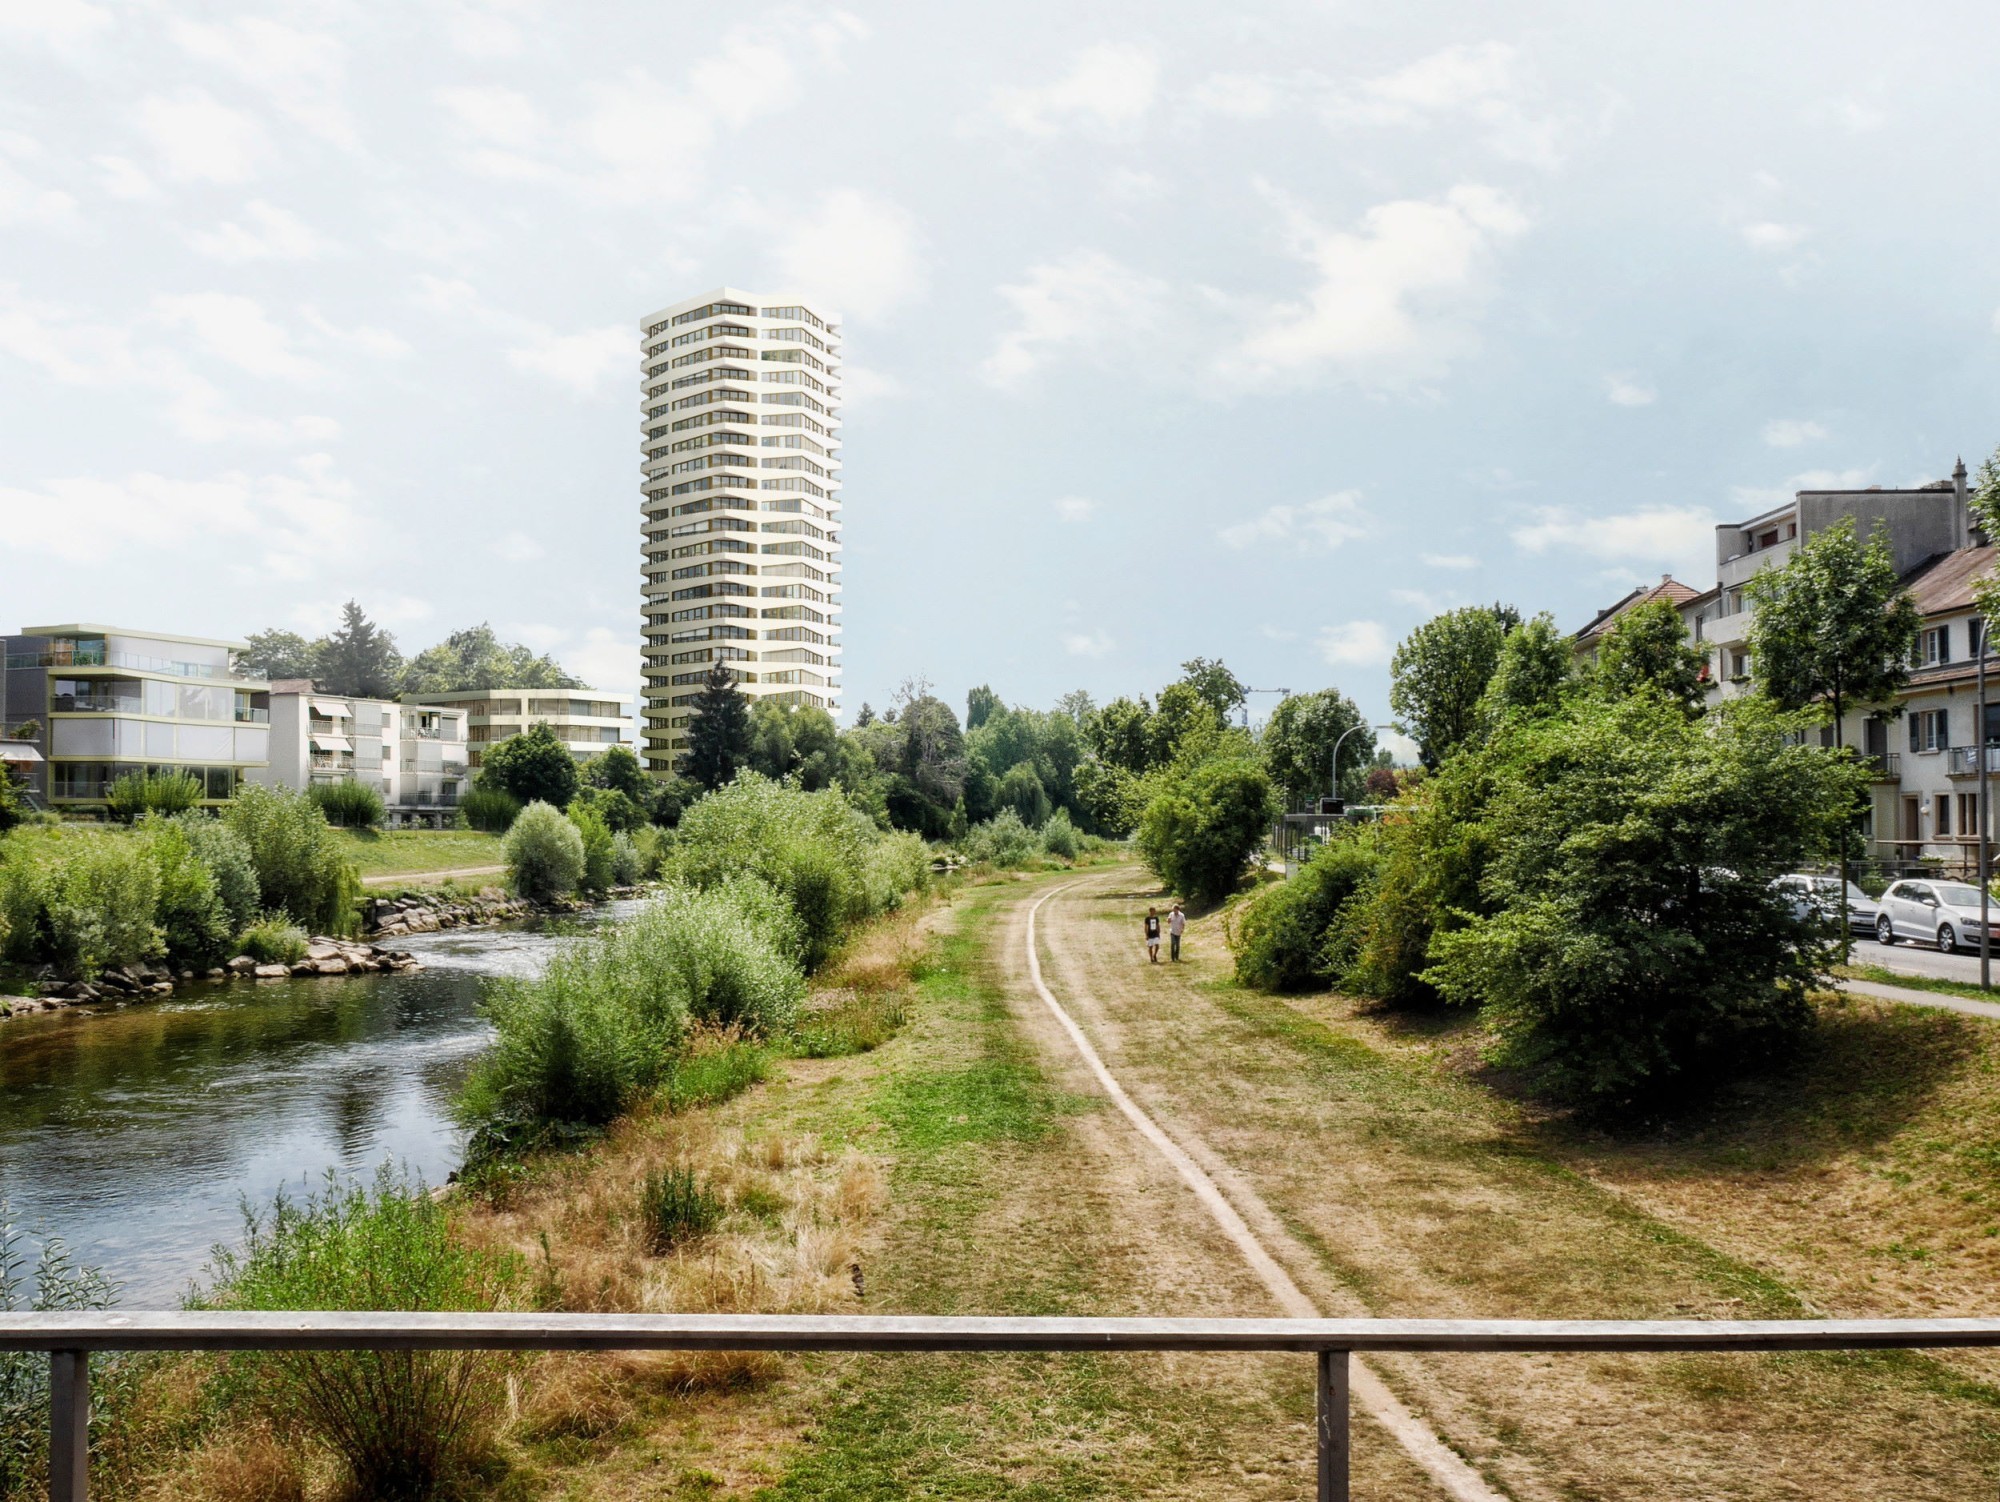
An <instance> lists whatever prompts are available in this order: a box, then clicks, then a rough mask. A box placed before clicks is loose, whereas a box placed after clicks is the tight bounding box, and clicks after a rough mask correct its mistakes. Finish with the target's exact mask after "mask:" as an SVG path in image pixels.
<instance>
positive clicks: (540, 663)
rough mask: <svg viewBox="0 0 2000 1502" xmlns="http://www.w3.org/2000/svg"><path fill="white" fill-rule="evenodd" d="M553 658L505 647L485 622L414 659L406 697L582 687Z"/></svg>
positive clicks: (406, 682)
mask: <svg viewBox="0 0 2000 1502" xmlns="http://www.w3.org/2000/svg"><path fill="white" fill-rule="evenodd" d="M583 686H584V683H583V680H582V679H580V678H572V677H571V676H570V675H569V674H568V673H565V672H564V671H563V668H562V664H561V663H559V662H557V661H556V660H555V659H554V658H553V657H549V656H546V655H537V654H536V653H535V652H532V651H530V650H529V649H528V648H527V647H524V646H522V645H520V644H519V643H518V642H503V641H501V640H500V638H499V637H497V636H495V635H494V634H493V628H492V627H491V626H490V625H488V624H486V623H485V622H484V621H482V622H480V623H479V624H478V625H477V626H471V627H468V628H467V629H465V630H463V631H454V632H452V633H451V635H449V636H447V637H446V638H445V639H444V640H443V641H441V642H439V643H438V644H437V645H436V646H433V647H426V648H424V650H423V651H421V652H419V653H418V654H417V655H416V656H415V657H413V658H411V659H410V665H409V668H408V669H407V671H406V672H405V674H404V679H403V692H404V693H408V694H451V693H462V692H464V691H466V690H468V689H489V688H582V687H583Z"/></svg>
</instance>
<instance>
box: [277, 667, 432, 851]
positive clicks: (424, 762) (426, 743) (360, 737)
mask: <svg viewBox="0 0 2000 1502" xmlns="http://www.w3.org/2000/svg"><path fill="white" fill-rule="evenodd" d="M466 721H467V714H466V711H465V710H464V709H462V708H455V707H454V708H444V707H435V706H430V705H411V704H397V703H393V702H390V701H388V700H383V699H358V698H354V697H352V696H349V695H344V694H328V693H322V692H319V691H318V690H316V689H314V688H313V686H312V684H311V682H309V681H307V680H305V679H279V680H278V681H276V682H275V683H273V684H272V685H271V760H270V765H269V766H268V767H267V768H265V769H263V770H262V771H260V772H256V773H252V774H251V776H250V777H249V779H248V780H250V781H252V782H259V783H263V784H264V785H265V786H268V787H288V788H293V789H296V790H298V791H304V790H305V789H307V788H309V787H312V786H313V785H315V784H318V783H329V782H365V783H367V784H369V785H370V786H372V787H373V788H375V790H376V791H377V792H379V793H381V795H382V801H383V803H384V804H385V805H386V806H387V815H388V822H389V824H390V825H391V826H392V827H421V826H434V827H439V828H442V827H443V826H445V825H447V824H449V823H450V822H451V820H452V818H453V817H454V814H455V810H456V809H457V807H458V802H459V799H460V797H461V796H462V795H463V794H464V791H465V788H466V785H467V777H468V776H469V772H468V770H467V761H468V758H467V743H466Z"/></svg>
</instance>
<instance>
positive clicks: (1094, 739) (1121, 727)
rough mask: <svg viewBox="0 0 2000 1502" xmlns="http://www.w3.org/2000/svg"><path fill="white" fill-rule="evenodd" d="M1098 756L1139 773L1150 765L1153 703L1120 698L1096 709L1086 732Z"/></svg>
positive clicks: (1091, 746)
mask: <svg viewBox="0 0 2000 1502" xmlns="http://www.w3.org/2000/svg"><path fill="white" fill-rule="evenodd" d="M1085 735H1086V738H1087V739H1088V740H1089V742H1090V749H1091V750H1093V751H1095V752H1096V753H1097V759H1098V760H1099V761H1102V762H1105V763H1107V764H1108V765H1110V766H1114V767H1117V768H1119V769H1120V770H1122V771H1126V772H1130V773H1132V774H1133V775H1135V776H1136V775H1138V774H1140V773H1142V772H1145V771H1146V770H1148V769H1149V768H1150V767H1151V766H1152V765H1153V749H1152V748H1153V706H1152V705H1151V704H1150V703H1148V702H1147V701H1146V699H1145V698H1144V697H1143V696H1142V697H1140V698H1138V699H1136V700H1134V699H1127V698H1124V697H1122V696H1121V697H1119V698H1116V699H1113V700H1112V701H1111V702H1110V703H1109V704H1107V705H1105V706H1104V707H1103V708H1102V709H1100V710H1098V711H1097V713H1096V715H1094V716H1093V717H1092V719H1091V721H1090V724H1089V726H1088V728H1087V729H1086V731H1085Z"/></svg>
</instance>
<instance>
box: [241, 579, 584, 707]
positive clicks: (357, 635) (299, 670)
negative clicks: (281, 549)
mask: <svg viewBox="0 0 2000 1502" xmlns="http://www.w3.org/2000/svg"><path fill="white" fill-rule="evenodd" d="M246 641H247V643H248V646H249V649H250V650H249V651H247V652H245V653H244V654H242V657H241V658H240V660H239V663H240V666H241V667H242V669H243V670H244V672H246V673H248V674H250V675H251V676H252V677H256V678H271V679H276V678H310V679H311V680H313V682H315V683H316V684H318V685H319V687H320V688H321V689H322V690H324V691H325V692H327V693H330V694H352V695H354V696H355V697H357V698H364V699H394V698H396V697H397V696H398V695H399V694H449V693H458V692H462V691H464V690H468V689H489V688H582V687H584V686H585V685H584V683H583V681H582V680H581V679H579V678H573V677H571V676H570V675H569V674H568V673H566V672H564V671H563V668H562V664H561V663H559V662H557V661H556V660H555V659H554V658H553V657H550V656H547V655H546V654H541V653H536V652H533V651H531V650H530V649H528V648H527V647H524V646H521V645H520V644H519V643H517V642H503V641H501V640H500V639H499V637H497V636H495V635H494V634H493V628H492V627H491V626H489V625H486V624H485V623H483V622H482V623H481V624H479V625H477V626H472V627H469V628H468V629H466V630H464V631H454V632H452V633H451V635H449V636H447V637H446V638H445V639H444V640H443V641H441V642H439V643H437V644H436V645H435V646H432V647H426V648H425V649H424V650H423V651H421V652H419V653H417V655H416V656H415V657H411V658H407V659H406V658H405V657H404V656H403V654H402V652H401V651H399V650H398V649H397V646H396V638H395V637H394V636H392V635H390V634H389V633H388V632H387V631H384V630H383V629H382V628H381V627H380V626H378V625H376V624H375V623H374V622H373V621H371V620H369V618H368V616H367V613H366V612H365V611H363V610H362V608H361V606H360V605H359V604H358V603H356V602H355V601H353V600H349V601H348V602H347V603H346V604H345V605H344V606H342V607H341V612H340V624H339V625H338V626H337V627H335V628H334V629H333V630H332V631H330V632H328V633H327V634H326V635H325V636H320V637H312V638H308V637H304V636H301V635H299V633H297V632H296V631H280V630H276V629H273V630H269V631H255V632H252V633H251V634H250V635H249V637H247V638H246Z"/></svg>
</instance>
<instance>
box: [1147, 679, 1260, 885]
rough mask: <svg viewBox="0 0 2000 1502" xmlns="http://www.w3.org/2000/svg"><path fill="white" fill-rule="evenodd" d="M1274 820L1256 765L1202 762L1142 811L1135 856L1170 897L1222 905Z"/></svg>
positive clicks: (1242, 759) (1248, 761)
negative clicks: (1161, 883)
mask: <svg viewBox="0 0 2000 1502" xmlns="http://www.w3.org/2000/svg"><path fill="white" fill-rule="evenodd" d="M1203 707H1204V708H1207V707H1208V706H1207V705H1205V704H1204V705H1203ZM1271 813H1272V798H1271V779H1270V778H1269V777H1267V776H1266V775H1265V773H1264V769H1263V768H1262V767H1260V766H1258V765H1257V763H1256V762H1255V761H1253V760H1251V759H1250V758H1248V757H1230V758H1226V759H1223V760H1218V761H1209V762H1204V763H1202V764H1201V765H1200V766H1198V767H1196V768H1194V769H1193V771H1191V772H1190V773H1188V774H1187V775H1186V776H1185V777H1184V778H1179V779H1177V780H1176V781H1175V782H1174V783H1173V784H1171V785H1170V786H1168V787H1166V788H1165V789H1163V790H1162V791H1161V792H1160V793H1158V794H1157V795H1156V796H1155V797H1154V798H1153V800H1152V801H1151V802H1150V803H1148V804H1147V805H1146V812H1145V814H1144V815H1143V816H1142V817H1141V818H1140V820H1139V853H1140V855H1141V856H1142V857H1143V858H1144V859H1145V862H1146V864H1147V865H1148V866H1149V867H1151V868H1152V870H1153V872H1154V874H1155V875H1157V876H1158V877H1159V878H1160V880H1162V881H1163V882H1165V883H1166V884H1167V886H1168V887H1169V888H1170V889H1171V890H1173V891H1175V892H1178V893H1180V894H1181V895H1182V896H1183V897H1185V898H1187V899H1188V900H1190V901H1193V902H1205V903H1214V902H1220V901H1221V900H1222V899H1223V898H1225V897H1227V896H1228V895H1229V894H1230V893H1231V892H1233V891H1235V890H1236V883H1237V882H1238V881H1240V880H1241V879H1242V877H1243V868H1244V866H1245V865H1247V864H1248V863H1249V860H1250V857H1251V856H1252V855H1253V854H1254V853H1255V852H1256V850H1257V848H1258V847H1259V845H1261V844H1262V843H1263V840H1264V837H1265V835H1266V833H1267V832H1268V830H1269V828H1270V821H1271Z"/></svg>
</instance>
